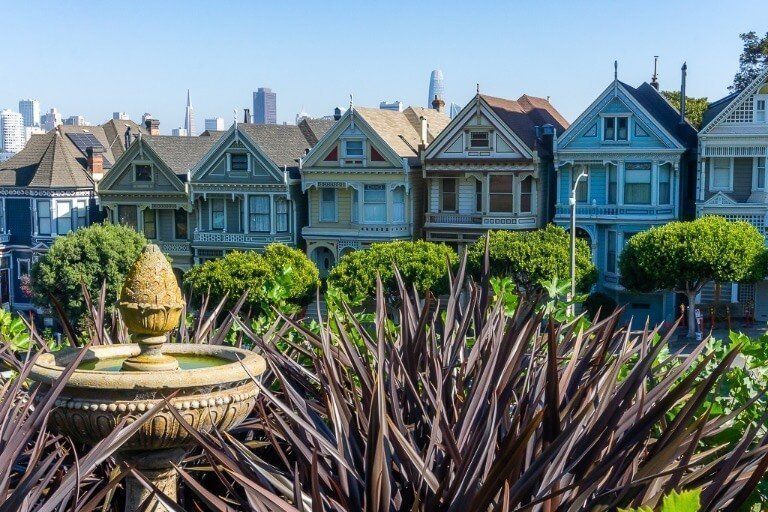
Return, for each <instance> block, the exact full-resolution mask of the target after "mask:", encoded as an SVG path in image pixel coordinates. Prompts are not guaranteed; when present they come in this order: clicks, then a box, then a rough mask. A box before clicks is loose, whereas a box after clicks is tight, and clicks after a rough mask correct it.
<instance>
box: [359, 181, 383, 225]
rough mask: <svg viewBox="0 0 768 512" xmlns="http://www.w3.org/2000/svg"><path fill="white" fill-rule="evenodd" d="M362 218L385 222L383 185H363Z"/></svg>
mask: <svg viewBox="0 0 768 512" xmlns="http://www.w3.org/2000/svg"><path fill="white" fill-rule="evenodd" d="M363 220H364V221H365V222H373V223H384V222H387V190H386V186H385V185H365V188H364V189H363Z"/></svg>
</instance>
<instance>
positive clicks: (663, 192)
mask: <svg viewBox="0 0 768 512" xmlns="http://www.w3.org/2000/svg"><path fill="white" fill-rule="evenodd" d="M671 199H672V169H671V168H670V166H669V164H664V165H661V166H659V204H669V203H670V200H671Z"/></svg>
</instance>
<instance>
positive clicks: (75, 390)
mask: <svg viewBox="0 0 768 512" xmlns="http://www.w3.org/2000/svg"><path fill="white" fill-rule="evenodd" d="M140 350H141V349H140V347H139V345H138V344H120V345H102V346H97V347H92V348H91V349H90V350H89V353H88V354H87V355H86V357H85V359H84V360H83V361H82V362H81V363H80V365H79V367H78V369H77V370H76V371H75V372H74V373H73V374H72V376H71V377H70V379H69V381H68V382H67V384H66V386H65V388H64V390H63V392H62V393H61V395H60V397H59V399H58V400H57V401H56V407H55V408H54V409H53V410H52V411H51V414H50V418H49V422H50V425H51V426H52V427H53V428H54V429H56V430H57V431H59V432H60V433H62V434H65V435H67V436H69V437H71V438H73V439H75V440H77V441H80V442H82V443H85V444H94V443H95V442H97V441H99V440H101V439H102V438H104V437H106V436H107V435H109V433H110V432H112V431H113V430H114V428H115V425H116V424H117V423H118V422H120V421H121V420H122V419H123V418H125V417H127V418H128V421H131V418H136V417H138V416H140V415H141V414H142V413H144V412H146V411H147V410H148V409H150V408H151V407H153V406H154V405H156V404H157V403H158V402H159V401H162V400H163V399H164V397H167V396H170V395H171V394H172V393H173V392H176V395H175V396H174V397H173V398H170V399H169V400H168V401H169V403H170V406H171V407H173V408H175V409H176V410H177V411H178V412H179V413H180V415H181V416H182V417H183V418H184V420H185V421H186V422H187V423H189V424H190V425H192V426H193V427H194V428H195V429H197V430H198V431H201V432H210V431H212V430H213V429H214V428H215V429H217V430H220V431H227V430H230V429H231V428H233V427H235V426H237V425H238V424H240V423H241V422H242V421H243V420H244V419H245V418H246V417H247V416H248V414H249V413H250V411H251V410H252V409H253V407H254V405H255V403H256V396H257V394H258V388H257V387H256V384H255V383H254V382H253V377H256V376H258V375H260V374H261V373H262V372H263V371H264V369H265V362H264V359H263V358H262V357H261V356H259V355H257V354H255V353H253V352H250V351H247V350H243V349H238V348H234V347H227V346H214V345H198V344H177V343H167V344H165V346H164V347H163V354H164V355H167V356H172V357H175V358H177V359H178V360H179V362H180V365H181V368H180V369H179V370H175V371H158V372H141V371H136V372H132V371H121V370H120V367H121V364H122V361H123V360H125V359H127V358H130V357H135V356H137V355H138V354H139V353H140ZM76 354H77V350H76V349H65V350H62V351H59V352H56V353H50V354H44V355H42V356H40V357H39V358H38V360H37V363H36V365H35V366H34V368H33V369H32V372H31V374H30V378H31V379H32V380H35V381H37V382H40V383H41V384H42V385H43V386H48V385H50V384H51V383H52V382H53V381H55V380H56V379H57V378H58V377H59V376H60V375H61V373H62V372H63V371H64V368H65V367H66V366H67V364H68V363H70V362H71V361H72V360H73V359H74V357H75V356H76ZM192 443H193V439H192V438H191V436H190V435H189V433H188V432H187V431H186V430H185V429H184V427H182V425H181V424H180V423H179V422H178V421H177V420H176V418H175V417H174V416H173V415H172V414H171V412H170V411H168V410H167V409H164V410H161V411H159V412H158V413H157V414H156V415H155V416H154V417H153V418H152V419H151V420H149V421H148V422H146V423H145V424H144V425H143V426H142V427H141V429H140V430H139V431H137V433H136V434H135V435H133V436H132V437H131V439H129V440H128V441H127V442H126V444H125V445H123V446H122V448H121V451H136V450H139V451H145V450H164V449H170V448H183V447H186V446H188V445H190V444H192Z"/></svg>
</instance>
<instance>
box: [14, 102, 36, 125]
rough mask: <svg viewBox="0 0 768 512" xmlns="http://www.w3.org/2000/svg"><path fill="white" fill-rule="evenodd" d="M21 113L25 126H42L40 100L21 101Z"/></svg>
mask: <svg viewBox="0 0 768 512" xmlns="http://www.w3.org/2000/svg"><path fill="white" fill-rule="evenodd" d="M19 112H20V113H21V116H22V117H23V118H24V126H40V102H39V101H38V100H20V101H19Z"/></svg>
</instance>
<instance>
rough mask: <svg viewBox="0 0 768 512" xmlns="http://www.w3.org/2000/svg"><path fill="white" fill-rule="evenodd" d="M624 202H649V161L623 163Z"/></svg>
mask: <svg viewBox="0 0 768 512" xmlns="http://www.w3.org/2000/svg"><path fill="white" fill-rule="evenodd" d="M624 204H651V163H650V162H627V163H626V164H625V167H624Z"/></svg>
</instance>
